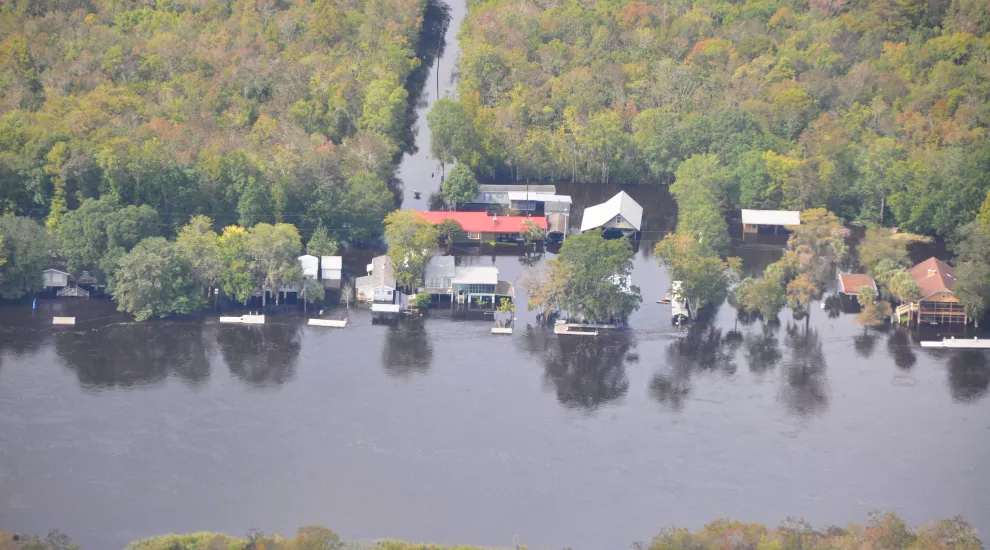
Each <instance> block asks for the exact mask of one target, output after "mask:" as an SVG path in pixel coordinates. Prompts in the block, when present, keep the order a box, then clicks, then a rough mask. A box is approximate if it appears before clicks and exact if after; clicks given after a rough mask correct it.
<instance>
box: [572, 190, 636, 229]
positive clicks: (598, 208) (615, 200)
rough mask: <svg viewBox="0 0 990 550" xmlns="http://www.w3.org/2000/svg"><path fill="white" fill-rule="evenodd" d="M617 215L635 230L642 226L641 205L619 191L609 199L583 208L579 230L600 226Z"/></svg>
mask: <svg viewBox="0 0 990 550" xmlns="http://www.w3.org/2000/svg"><path fill="white" fill-rule="evenodd" d="M618 215H621V216H622V217H623V218H624V219H625V220H626V221H627V222H629V223H630V224H632V226H633V227H635V228H636V231H639V230H640V228H641V227H642V224H643V207H642V206H640V205H639V203H638V202H636V201H634V200H633V198H632V197H630V196H629V195H627V194H626V192H625V191H619V192H618V194H616V195H615V196H614V197H612V198H611V199H608V200H607V201H605V202H603V203H601V204H596V205H595V206H590V207H588V208H585V209H584V217H583V218H581V231H587V230H589V229H594V228H596V227H601V226H603V225H605V224H606V223H608V222H609V221H611V220H612V218H614V217H616V216H618Z"/></svg>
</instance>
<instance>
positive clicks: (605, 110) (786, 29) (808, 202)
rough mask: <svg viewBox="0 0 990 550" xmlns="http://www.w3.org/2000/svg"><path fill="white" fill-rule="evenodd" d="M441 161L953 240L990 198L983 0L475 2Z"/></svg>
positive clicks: (438, 134)
mask: <svg viewBox="0 0 990 550" xmlns="http://www.w3.org/2000/svg"><path fill="white" fill-rule="evenodd" d="M469 6H470V13H469V16H468V18H467V21H466V22H465V24H464V26H463V27H462V30H461V42H460V45H461V48H462V49H463V53H462V56H461V59H460V66H459V75H460V81H459V85H458V94H457V97H456V98H455V99H452V100H446V101H440V102H438V103H437V105H436V107H435V108H434V110H433V111H432V112H431V113H430V117H429V118H430V124H431V129H432V130H433V132H434V134H435V135H434V138H433V149H434V153H435V154H436V155H437V157H438V158H440V159H442V160H452V159H455V158H456V159H457V160H458V162H462V163H466V164H469V165H470V166H471V167H472V168H473V169H474V170H475V171H476V172H477V173H478V174H479V175H480V176H486V177H489V178H493V179H508V178H513V179H518V180H523V179H525V180H534V179H535V180H563V179H566V180H577V181H585V182H613V183H671V182H672V181H674V179H675V174H676V172H677V170H678V167H679V166H680V165H681V163H682V162H683V161H685V160H688V159H690V158H691V157H692V156H696V155H704V156H705V158H704V159H703V162H704V163H705V164H706V165H707V166H706V167H705V169H706V170H709V171H714V172H715V173H716V174H717V175H718V176H719V177H720V178H721V179H722V181H721V186H722V187H723V188H724V191H725V197H724V203H723V204H722V205H721V206H723V208H724V209H726V210H729V209H732V208H739V207H743V208H787V209H799V210H804V209H808V208H816V207H819V208H827V209H829V210H831V211H832V212H835V213H836V214H838V215H839V216H840V217H841V218H842V219H845V220H847V221H848V220H860V221H870V222H876V223H881V224H886V225H894V224H896V225H899V226H900V227H901V228H902V229H905V230H908V231H913V232H919V233H934V234H938V235H951V233H952V232H953V231H954V229H955V228H956V227H958V226H960V225H962V224H964V223H966V222H968V221H970V220H972V218H973V216H974V215H975V213H976V211H977V209H978V208H979V206H980V203H981V202H982V201H983V199H984V197H985V196H986V194H987V191H988V189H990V142H988V140H987V128H988V126H990V7H988V5H987V3H986V2H985V1H984V0H932V1H928V0H925V1H923V0H730V1H726V0H694V1H691V0H671V1H664V2H643V1H638V0H595V1H582V0H555V1H548V0H484V1H482V0H473V1H471V2H469Z"/></svg>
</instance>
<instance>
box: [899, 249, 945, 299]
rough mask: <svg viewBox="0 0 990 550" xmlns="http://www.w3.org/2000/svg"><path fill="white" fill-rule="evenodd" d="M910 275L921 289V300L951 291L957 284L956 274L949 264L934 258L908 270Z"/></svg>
mask: <svg viewBox="0 0 990 550" xmlns="http://www.w3.org/2000/svg"><path fill="white" fill-rule="evenodd" d="M908 275H910V276H911V278H912V279H914V282H916V283H918V286H919V287H921V299H922V300H924V299H925V298H928V297H929V296H931V295H932V294H935V293H937V292H942V291H951V290H952V285H954V284H955V283H956V276H955V273H954V272H953V271H952V268H951V267H949V264H947V263H945V262H943V261H942V260H940V259H938V258H936V257H935V256H932V257H931V258H928V259H927V260H925V261H923V262H921V263H920V264H918V265H916V266H914V267H912V268H911V269H909V270H908Z"/></svg>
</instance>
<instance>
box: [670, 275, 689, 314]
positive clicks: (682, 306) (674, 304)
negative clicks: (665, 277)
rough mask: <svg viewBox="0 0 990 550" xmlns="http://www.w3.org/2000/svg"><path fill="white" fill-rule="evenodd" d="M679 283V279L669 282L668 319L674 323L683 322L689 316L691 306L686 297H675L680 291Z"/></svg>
mask: <svg viewBox="0 0 990 550" xmlns="http://www.w3.org/2000/svg"><path fill="white" fill-rule="evenodd" d="M681 285H682V283H681V282H680V281H672V282H671V283H670V296H671V299H670V320H671V322H674V323H680V322H684V321H687V320H688V319H690V318H691V307H690V305H689V304H688V301H687V298H680V299H678V298H677V296H679V295H680V292H681Z"/></svg>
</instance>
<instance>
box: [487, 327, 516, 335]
mask: <svg viewBox="0 0 990 550" xmlns="http://www.w3.org/2000/svg"><path fill="white" fill-rule="evenodd" d="M492 334H512V327H494V328H492Z"/></svg>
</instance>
